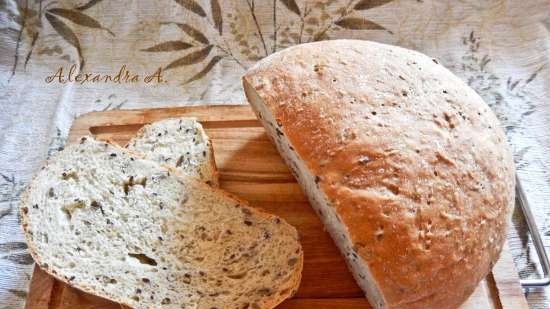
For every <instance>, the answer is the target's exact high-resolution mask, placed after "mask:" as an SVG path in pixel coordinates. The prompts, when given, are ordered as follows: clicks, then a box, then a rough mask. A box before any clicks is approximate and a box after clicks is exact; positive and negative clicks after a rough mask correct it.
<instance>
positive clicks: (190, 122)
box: [126, 118, 218, 187]
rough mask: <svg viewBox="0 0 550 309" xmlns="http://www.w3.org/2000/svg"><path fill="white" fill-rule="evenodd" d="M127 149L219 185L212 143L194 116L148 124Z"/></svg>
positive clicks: (129, 143) (130, 142) (213, 184)
mask: <svg viewBox="0 0 550 309" xmlns="http://www.w3.org/2000/svg"><path fill="white" fill-rule="evenodd" d="M126 148H128V149H129V150H131V151H136V152H139V153H142V154H143V155H145V158H146V159H149V160H153V161H155V162H158V163H161V164H166V165H168V166H171V167H174V168H176V169H177V170H178V171H180V172H181V173H183V174H184V175H189V176H192V177H197V178H199V179H202V180H203V181H204V182H206V183H208V184H210V185H212V186H215V187H217V186H218V173H217V170H216V162H215V161H214V151H213V150H212V143H211V142H210V140H209V139H208V136H207V135H206V132H204V129H203V128H202V126H201V124H200V123H199V122H198V121H197V120H196V119H194V118H169V119H163V120H160V121H156V122H153V123H151V124H148V125H145V126H144V127H142V128H141V129H140V130H139V131H138V133H137V134H136V136H135V137H133V138H132V139H130V141H128V144H127V145H126Z"/></svg>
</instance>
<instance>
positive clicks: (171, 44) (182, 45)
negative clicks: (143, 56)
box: [141, 41, 193, 52]
mask: <svg viewBox="0 0 550 309" xmlns="http://www.w3.org/2000/svg"><path fill="white" fill-rule="evenodd" d="M190 47H193V45H191V44H189V43H187V42H183V41H167V42H164V43H160V44H157V45H154V46H151V47H149V48H144V49H142V50H141V51H145V52H168V51H177V50H184V49H188V48H190Z"/></svg>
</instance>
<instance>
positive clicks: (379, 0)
mask: <svg viewBox="0 0 550 309" xmlns="http://www.w3.org/2000/svg"><path fill="white" fill-rule="evenodd" d="M392 1H393V0H361V1H359V2H357V3H356V4H355V5H354V6H353V8H354V9H355V10H368V9H372V8H375V7H377V6H381V5H384V4H386V3H388V2H392Z"/></svg>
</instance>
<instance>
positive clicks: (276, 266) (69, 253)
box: [20, 137, 303, 309]
mask: <svg viewBox="0 0 550 309" xmlns="http://www.w3.org/2000/svg"><path fill="white" fill-rule="evenodd" d="M20 209H21V215H22V225H23V229H24V231H25V235H26V238H27V242H28V244H29V248H30V252H31V254H32V256H33V257H34V259H35V261H36V262H37V263H38V265H40V267H42V268H43V269H44V270H46V271H47V272H49V273H50V274H51V275H53V276H55V277H56V278H58V279H60V280H62V281H65V282H66V283H68V284H70V285H72V286H74V287H76V288H79V289H81V290H83V291H86V292H89V293H92V294H96V295H98V296H101V297H105V298H108V299H111V300H113V301H115V302H118V303H121V304H124V305H127V306H130V307H133V308H174V309H175V308H177V309H180V308H198V309H211V308H220V309H221V308H273V307H274V306H276V305H277V304H279V303H280V302H282V301H283V300H284V299H285V298H287V297H289V296H291V295H292V294H293V293H294V292H295V291H296V289H297V288H298V285H299V282H300V278H301V269H302V263H303V254H302V249H301V246H300V243H299V241H298V234H297V232H296V230H295V229H294V228H293V227H292V226H290V225H289V224H287V223H286V222H285V221H283V220H282V219H280V218H278V217H275V216H272V215H269V214H267V213H263V212H260V211H258V210H256V209H253V208H250V207H249V206H247V204H246V202H244V201H241V200H238V199H236V198H235V197H232V196H230V195H228V194H227V193H225V192H224V191H221V190H219V189H215V188H212V187H210V186H208V185H206V184H205V183H203V182H200V181H198V180H195V179H194V178H193V177H180V176H179V175H177V172H175V171H171V170H168V169H166V168H164V167H162V166H160V165H158V164H156V163H154V162H152V161H150V160H145V159H142V158H139V157H138V156H136V155H135V154H132V153H129V152H127V151H125V150H124V149H122V148H119V147H116V146H113V145H111V144H108V143H103V142H99V141H95V140H94V139H93V138H92V137H83V138H82V139H80V141H79V143H76V144H74V145H70V146H68V147H67V148H66V149H65V150H63V151H61V152H59V153H58V154H56V155H55V156H53V157H52V158H51V159H50V160H49V161H48V162H47V164H46V165H45V166H44V167H43V168H42V170H41V171H40V172H39V173H38V174H37V176H36V177H35V178H34V179H33V180H32V182H31V183H30V185H29V187H28V189H27V190H26V191H25V193H24V196H23V198H22V202H21V208H20Z"/></svg>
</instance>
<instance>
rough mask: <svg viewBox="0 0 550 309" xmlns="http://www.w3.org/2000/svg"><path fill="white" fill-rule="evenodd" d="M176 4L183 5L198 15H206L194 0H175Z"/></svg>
mask: <svg viewBox="0 0 550 309" xmlns="http://www.w3.org/2000/svg"><path fill="white" fill-rule="evenodd" d="M175 1H176V3H177V4H179V5H181V6H183V7H184V8H186V9H188V10H189V11H191V12H193V13H195V14H197V15H199V16H200V17H206V12H205V11H204V9H203V8H202V7H201V6H200V4H198V3H197V2H196V1H194V0H175Z"/></svg>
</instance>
